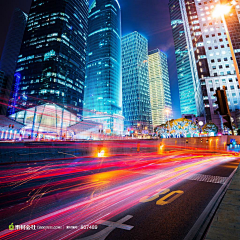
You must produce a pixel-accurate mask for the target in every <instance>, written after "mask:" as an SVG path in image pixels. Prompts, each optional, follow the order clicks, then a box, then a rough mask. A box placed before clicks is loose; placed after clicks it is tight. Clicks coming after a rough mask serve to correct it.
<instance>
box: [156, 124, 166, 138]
mask: <svg viewBox="0 0 240 240" xmlns="http://www.w3.org/2000/svg"><path fill="white" fill-rule="evenodd" d="M156 132H157V133H158V135H159V136H166V135H167V124H166V123H164V124H161V125H160V126H157V127H156Z"/></svg>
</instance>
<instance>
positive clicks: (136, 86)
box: [122, 32, 152, 131]
mask: <svg viewBox="0 0 240 240" xmlns="http://www.w3.org/2000/svg"><path fill="white" fill-rule="evenodd" d="M122 64H123V66H122V75H123V116H124V117H125V122H124V128H125V129H129V128H131V129H135V130H139V131H141V130H146V129H151V124H152V116H151V104H150V93H149V76H148V40H147V39H146V38H145V37H143V36H142V35H141V34H139V33H138V32H133V33H130V34H128V35H126V36H124V37H123V38H122Z"/></svg>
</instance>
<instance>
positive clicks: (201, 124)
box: [198, 121, 203, 134]
mask: <svg viewBox="0 0 240 240" xmlns="http://www.w3.org/2000/svg"><path fill="white" fill-rule="evenodd" d="M198 125H199V126H200V134H202V126H203V121H200V122H199V123H198Z"/></svg>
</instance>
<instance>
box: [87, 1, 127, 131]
mask: <svg viewBox="0 0 240 240" xmlns="http://www.w3.org/2000/svg"><path fill="white" fill-rule="evenodd" d="M88 23H89V31H88V43H87V45H88V47H87V67H86V77H85V93H84V117H85V119H88V118H91V120H94V121H97V122H100V123H102V124H103V127H104V131H105V132H107V133H110V132H111V133H116V134H118V133H120V132H121V131H122V129H123V117H122V80H121V9H120V5H119V3H118V1H117V0H94V2H93V3H92V5H91V6H90V8H89V18H88Z"/></svg>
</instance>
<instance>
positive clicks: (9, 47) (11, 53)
mask: <svg viewBox="0 0 240 240" xmlns="http://www.w3.org/2000/svg"><path fill="white" fill-rule="evenodd" d="M26 23H27V14H26V13H24V12H23V11H22V10H20V9H19V8H16V9H15V10H14V12H13V15H12V18H11V22H10V25H9V28H8V34H7V37H6V40H5V44H4V48H3V52H2V56H1V60H0V70H1V71H3V72H4V78H3V81H2V84H1V87H0V96H1V97H0V115H6V112H7V104H8V101H9V96H10V92H11V87H12V84H13V78H14V73H15V70H16V65H17V59H18V55H19V52H20V48H21V44H22V39H23V34H24V30H25V27H26ZM1 102H2V103H3V104H1Z"/></svg>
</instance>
